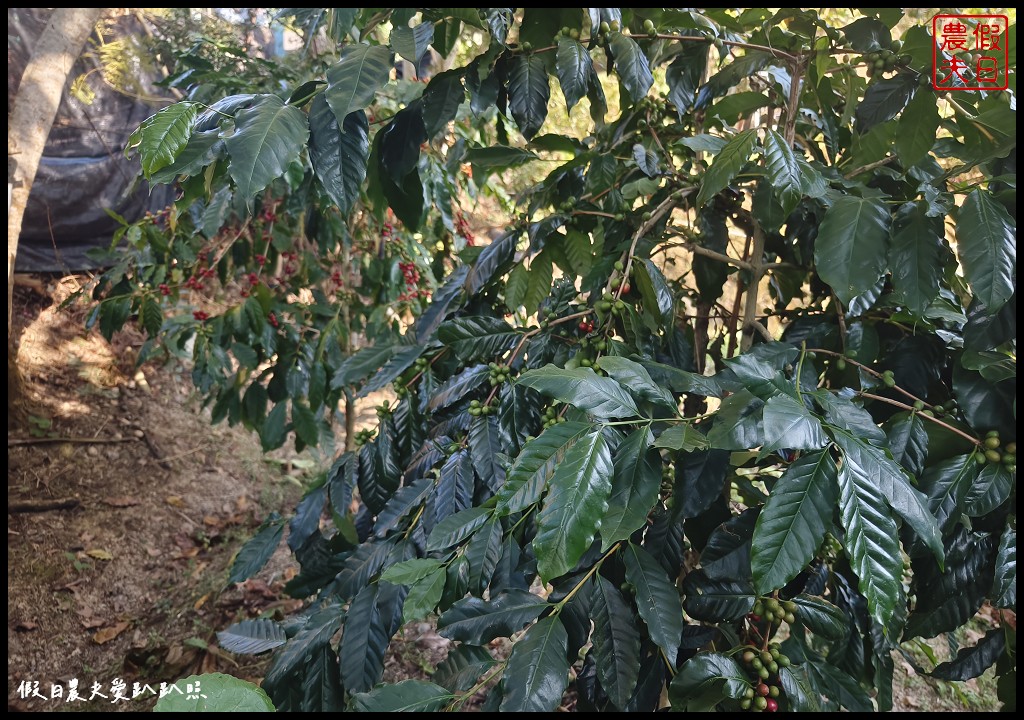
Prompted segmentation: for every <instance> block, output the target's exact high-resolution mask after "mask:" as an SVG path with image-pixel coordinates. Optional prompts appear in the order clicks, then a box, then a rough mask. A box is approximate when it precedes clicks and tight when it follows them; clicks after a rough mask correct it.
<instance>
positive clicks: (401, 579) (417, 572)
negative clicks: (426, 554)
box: [380, 558, 441, 585]
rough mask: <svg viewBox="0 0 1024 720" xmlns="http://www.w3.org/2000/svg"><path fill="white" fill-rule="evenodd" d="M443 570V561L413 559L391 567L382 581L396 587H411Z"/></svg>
mask: <svg viewBox="0 0 1024 720" xmlns="http://www.w3.org/2000/svg"><path fill="white" fill-rule="evenodd" d="M440 569H441V561H440V560H436V559H435V558H413V559H412V560H403V561H402V562H399V563H395V564H394V565H389V566H388V567H387V569H386V570H384V572H383V573H381V576H380V579H381V580H385V581H387V582H389V583H392V584H395V585H411V584H412V583H415V582H418V581H419V580H422V579H423V578H425V577H427V576H429V575H432V574H434V573H435V572H437V571H438V570H440Z"/></svg>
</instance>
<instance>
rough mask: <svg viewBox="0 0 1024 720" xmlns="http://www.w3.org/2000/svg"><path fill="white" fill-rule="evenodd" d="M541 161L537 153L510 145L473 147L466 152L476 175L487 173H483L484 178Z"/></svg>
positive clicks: (467, 159)
mask: <svg viewBox="0 0 1024 720" xmlns="http://www.w3.org/2000/svg"><path fill="white" fill-rule="evenodd" d="M539 159H540V158H538V156H537V155H536V154H535V153H532V152H530V151H529V150H524V149H522V148H517V147H510V146H508V145H491V146H489V147H473V148H470V149H469V150H467V151H466V161H467V162H469V163H471V164H472V165H473V168H474V175H476V174H479V172H480V171H486V172H484V173H483V176H484V177H486V176H487V175H489V174H490V173H493V172H502V171H504V170H510V169H512V168H517V167H521V166H523V165H526V164H527V163H530V162H533V161H534V160H539Z"/></svg>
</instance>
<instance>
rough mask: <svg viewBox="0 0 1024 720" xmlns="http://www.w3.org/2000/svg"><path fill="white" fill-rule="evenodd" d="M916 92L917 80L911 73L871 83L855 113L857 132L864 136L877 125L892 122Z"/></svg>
mask: <svg viewBox="0 0 1024 720" xmlns="http://www.w3.org/2000/svg"><path fill="white" fill-rule="evenodd" d="M916 91H917V79H916V78H915V77H914V76H912V75H911V74H910V73H900V74H898V75H896V76H894V77H892V78H888V79H885V80H879V81H878V82H874V83H871V84H870V85H869V86H868V89H867V90H866V91H865V92H864V99H863V100H861V102H860V104H859V105H858V106H857V110H856V112H855V113H854V117H856V119H857V132H859V133H860V134H861V135H864V134H866V133H867V132H868V131H869V130H871V129H872V128H874V127H875V126H876V125H881V124H882V123H884V122H886V121H887V120H892V119H893V118H894V117H896V116H897V115H898V114H899V113H900V111H901V110H903V108H904V107H906V105H907V103H908V102H910V99H911V98H912V97H914V93H915V92H916ZM929 94H931V93H929Z"/></svg>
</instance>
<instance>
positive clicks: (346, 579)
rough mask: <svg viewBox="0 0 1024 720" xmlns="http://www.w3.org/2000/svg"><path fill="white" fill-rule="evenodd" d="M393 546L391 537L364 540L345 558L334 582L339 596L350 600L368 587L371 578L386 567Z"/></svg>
mask: <svg viewBox="0 0 1024 720" xmlns="http://www.w3.org/2000/svg"><path fill="white" fill-rule="evenodd" d="M393 547H394V542H393V541H391V540H390V538H389V539H388V540H384V541H380V542H364V543H363V544H362V545H360V546H359V547H358V548H356V549H355V551H354V552H353V553H352V554H351V555H349V556H348V557H347V558H345V564H344V566H343V567H342V569H341V572H339V573H338V576H337V578H335V581H334V583H333V587H334V588H335V589H336V590H337V593H338V595H339V597H341V598H342V599H343V600H349V599H351V598H352V597H353V596H355V594H356V593H358V592H359V591H360V590H362V589H363V588H364V587H366V585H367V583H369V582H370V578H372V577H373V576H374V575H376V574H377V573H378V572H380V569H381V568H382V567H384V563H385V562H387V559H388V555H389V554H390V552H391V550H392V548H393Z"/></svg>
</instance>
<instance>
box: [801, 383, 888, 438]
mask: <svg viewBox="0 0 1024 720" xmlns="http://www.w3.org/2000/svg"><path fill="white" fill-rule="evenodd" d="M814 399H815V400H816V401H817V402H818V404H819V405H820V406H821V409H822V410H823V411H824V413H825V420H826V421H827V422H828V423H829V424H831V425H834V426H836V427H839V428H842V429H843V430H846V431H847V432H849V433H850V434H851V435H853V436H854V437H856V438H860V439H861V440H864V441H865V442H868V443H871V444H872V445H876V446H878V447H885V446H886V445H887V444H888V438H887V437H886V435H885V432H884V431H883V430H882V428H880V427H878V425H876V424H875V419H874V418H873V417H871V413H869V412H868V411H867V410H865V409H864V408H862V407H861V406H860V405H857V404H856V403H854V402H853V401H851V400H848V399H846V398H845V397H840V396H839V395H837V394H835V393H833V392H829V391H828V390H819V391H818V392H816V393H814Z"/></svg>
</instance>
